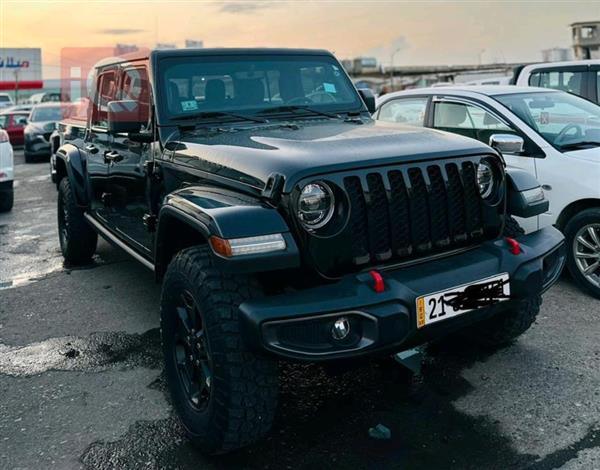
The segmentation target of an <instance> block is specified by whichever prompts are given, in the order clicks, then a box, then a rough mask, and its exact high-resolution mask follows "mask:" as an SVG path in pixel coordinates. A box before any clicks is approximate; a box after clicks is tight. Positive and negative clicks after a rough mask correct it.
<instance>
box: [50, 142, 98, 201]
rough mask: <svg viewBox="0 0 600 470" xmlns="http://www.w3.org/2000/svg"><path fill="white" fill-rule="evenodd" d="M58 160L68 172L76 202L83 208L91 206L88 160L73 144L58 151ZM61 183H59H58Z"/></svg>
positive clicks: (66, 145)
mask: <svg viewBox="0 0 600 470" xmlns="http://www.w3.org/2000/svg"><path fill="white" fill-rule="evenodd" d="M56 159H57V162H56V164H57V166H58V165H59V163H58V160H60V161H62V163H63V164H64V166H65V169H66V172H67V175H66V176H67V178H69V183H70V184H71V188H72V190H73V192H74V194H75V200H76V201H77V204H78V205H79V206H81V207H87V206H88V205H89V201H90V197H89V192H88V184H87V182H88V180H87V173H86V160H85V158H84V156H83V155H82V153H81V151H80V150H79V149H78V148H77V147H76V146H75V145H73V144H65V145H63V146H61V147H60V148H59V149H58V150H57V151H56ZM57 183H59V181H57Z"/></svg>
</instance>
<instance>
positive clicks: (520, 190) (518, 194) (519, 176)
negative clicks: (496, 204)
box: [506, 168, 550, 218]
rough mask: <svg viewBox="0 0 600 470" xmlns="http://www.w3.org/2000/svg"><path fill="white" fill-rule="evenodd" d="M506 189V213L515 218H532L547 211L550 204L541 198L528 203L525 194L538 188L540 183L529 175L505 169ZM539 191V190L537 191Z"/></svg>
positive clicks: (517, 170)
mask: <svg viewBox="0 0 600 470" xmlns="http://www.w3.org/2000/svg"><path fill="white" fill-rule="evenodd" d="M506 181H507V187H508V194H507V209H508V213H509V214H512V215H516V216H517V217H524V218H528V217H534V216H536V215H540V214H543V213H544V212H547V211H548V208H549V206H550V202H549V201H548V200H547V199H546V198H545V197H543V193H542V199H541V200H536V201H529V200H528V199H527V197H526V194H527V193H528V192H530V191H535V190H537V189H539V188H540V183H539V182H538V180H537V179H536V178H535V176H533V175H532V174H531V173H528V172H526V171H523V170H519V169H516V168H507V169H506ZM539 190H540V191H541V189H539Z"/></svg>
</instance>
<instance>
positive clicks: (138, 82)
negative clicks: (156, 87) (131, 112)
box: [117, 67, 150, 124]
mask: <svg viewBox="0 0 600 470" xmlns="http://www.w3.org/2000/svg"><path fill="white" fill-rule="evenodd" d="M117 99H118V100H133V101H137V102H138V103H139V106H140V121H141V122H143V123H145V124H148V122H149V120H150V82H149V80H148V71H147V69H146V67H134V68H130V69H126V70H125V71H124V72H123V75H122V77H121V83H120V85H119V90H118V93H117Z"/></svg>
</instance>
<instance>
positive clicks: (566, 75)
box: [529, 70, 585, 95]
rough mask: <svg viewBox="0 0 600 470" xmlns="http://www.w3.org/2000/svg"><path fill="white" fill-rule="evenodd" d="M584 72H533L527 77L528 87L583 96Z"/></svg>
mask: <svg viewBox="0 0 600 470" xmlns="http://www.w3.org/2000/svg"><path fill="white" fill-rule="evenodd" d="M584 73H585V72H583V71H582V72H570V71H567V70H562V71H561V70H552V71H546V72H535V73H532V74H531V76H530V77H529V85H531V86H539V87H542V88H552V89H554V90H562V91H567V92H569V93H574V94H576V95H583V94H584V90H583V77H584Z"/></svg>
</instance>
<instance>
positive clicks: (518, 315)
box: [462, 295, 542, 347]
mask: <svg viewBox="0 0 600 470" xmlns="http://www.w3.org/2000/svg"><path fill="white" fill-rule="evenodd" d="M513 304H514V306H513V307H512V308H511V309H510V310H506V311H503V312H500V313H497V314H496V315H494V316H493V317H491V318H489V319H487V320H483V321H481V322H478V323H476V324H474V325H472V326H470V327H468V328H467V329H465V330H464V331H463V332H462V334H463V335H464V336H466V337H467V338H468V339H470V340H471V341H473V342H474V343H478V344H481V345H483V346H488V347H500V346H504V345H507V344H510V343H512V342H513V341H514V340H515V339H517V338H518V337H519V336H520V335H522V334H523V333H525V332H526V331H527V330H528V329H529V328H530V327H531V325H532V324H533V322H534V321H535V319H536V317H537V314H538V312H539V311H540V305H541V304H542V297H541V296H539V295H536V296H531V297H528V298H526V299H524V300H521V301H518V302H513Z"/></svg>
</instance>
